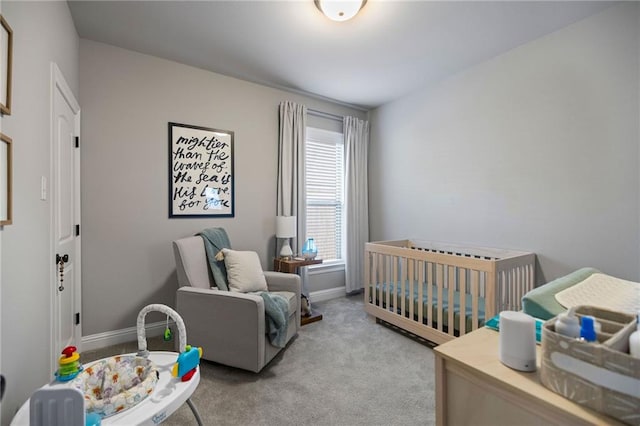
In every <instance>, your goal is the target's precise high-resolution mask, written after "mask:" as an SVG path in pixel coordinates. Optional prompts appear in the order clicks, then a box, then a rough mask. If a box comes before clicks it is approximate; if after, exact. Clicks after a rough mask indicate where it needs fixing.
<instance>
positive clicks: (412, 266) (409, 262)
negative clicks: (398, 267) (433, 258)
mask: <svg viewBox="0 0 640 426" xmlns="http://www.w3.org/2000/svg"><path fill="white" fill-rule="evenodd" d="M407 268H408V269H409V318H411V319H413V305H414V301H415V298H416V296H415V293H414V292H413V280H414V275H415V261H414V260H413V259H408V260H407Z"/></svg>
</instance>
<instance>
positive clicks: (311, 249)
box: [302, 238, 318, 259]
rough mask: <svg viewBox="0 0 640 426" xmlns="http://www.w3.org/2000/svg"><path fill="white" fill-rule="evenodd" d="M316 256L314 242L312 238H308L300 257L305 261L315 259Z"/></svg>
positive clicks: (316, 251)
mask: <svg viewBox="0 0 640 426" xmlns="http://www.w3.org/2000/svg"><path fill="white" fill-rule="evenodd" d="M317 255H318V249H317V248H316V242H315V240H314V239H313V238H308V239H307V241H305V243H304V246H303V247H302V257H304V258H305V259H315V258H316V256H317Z"/></svg>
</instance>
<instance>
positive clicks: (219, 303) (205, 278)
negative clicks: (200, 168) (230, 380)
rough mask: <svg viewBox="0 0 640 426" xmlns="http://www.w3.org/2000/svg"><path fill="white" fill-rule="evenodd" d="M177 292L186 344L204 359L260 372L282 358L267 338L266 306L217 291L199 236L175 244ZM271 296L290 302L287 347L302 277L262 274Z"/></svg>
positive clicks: (296, 327)
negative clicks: (200, 352)
mask: <svg viewBox="0 0 640 426" xmlns="http://www.w3.org/2000/svg"><path fill="white" fill-rule="evenodd" d="M173 252H174V255H175V259H176V270H177V274H178V284H179V285H180V288H179V289H178V292H177V311H178V313H179V314H180V316H182V318H183V319H184V322H185V325H186V328H187V336H188V340H189V341H188V342H187V343H189V344H190V345H193V346H200V347H202V350H203V358H204V359H207V360H209V361H214V362H218V363H220V364H224V365H229V366H232V367H237V368H242V369H244V370H250V371H254V372H256V373H257V372H259V371H260V370H262V368H263V367H264V366H265V365H267V364H268V363H269V361H271V359H273V357H274V356H276V355H277V354H278V352H280V350H281V348H278V347H276V346H273V345H272V344H271V343H270V342H269V338H268V337H267V335H266V325H265V323H266V322H265V309H264V300H263V299H262V297H260V296H259V295H256V294H245V293H235V292H231V291H223V290H218V289H217V288H216V287H215V282H214V280H213V276H212V274H211V272H210V269H209V264H208V262H207V256H206V252H205V246H204V241H203V239H202V237H200V236H194V237H188V238H183V239H180V240H176V241H174V242H173ZM264 275H265V278H266V281H267V287H268V289H269V292H275V293H277V294H280V295H282V296H284V297H285V298H286V299H287V300H288V301H289V325H288V328H287V337H286V340H287V342H288V341H289V340H290V339H291V338H292V337H293V336H294V335H296V333H297V332H298V330H299V328H300V289H301V283H300V277H299V276H298V275H296V274H284V273H280V272H271V271H264Z"/></svg>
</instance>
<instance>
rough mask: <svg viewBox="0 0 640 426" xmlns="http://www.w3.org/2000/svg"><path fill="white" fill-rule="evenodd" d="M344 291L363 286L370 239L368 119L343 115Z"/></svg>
mask: <svg viewBox="0 0 640 426" xmlns="http://www.w3.org/2000/svg"><path fill="white" fill-rule="evenodd" d="M344 141H345V154H346V159H345V163H346V170H345V175H346V176H345V205H346V208H345V216H346V237H347V238H346V240H347V241H346V250H347V253H346V259H345V260H346V266H345V281H346V287H347V293H351V292H354V291H357V290H359V289H361V288H363V287H364V244H365V243H366V242H368V241H369V196H368V191H369V185H368V179H367V155H368V154H367V153H368V150H369V122H368V121H364V120H359V119H357V118H356V117H345V118H344Z"/></svg>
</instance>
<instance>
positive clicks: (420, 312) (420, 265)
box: [418, 261, 425, 324]
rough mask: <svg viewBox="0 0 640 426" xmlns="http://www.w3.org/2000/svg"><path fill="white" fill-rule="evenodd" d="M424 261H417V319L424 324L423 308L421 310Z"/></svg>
mask: <svg viewBox="0 0 640 426" xmlns="http://www.w3.org/2000/svg"><path fill="white" fill-rule="evenodd" d="M424 267H425V264H424V262H422V261H420V263H418V321H420V324H424V315H423V314H424V310H423V300H422V299H423V297H424V295H423V292H424Z"/></svg>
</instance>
